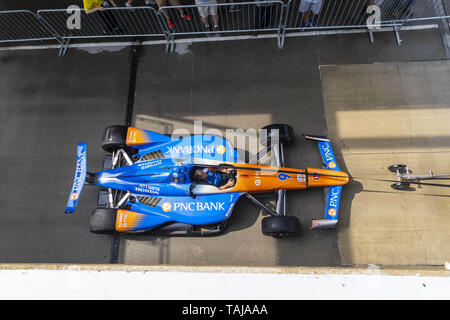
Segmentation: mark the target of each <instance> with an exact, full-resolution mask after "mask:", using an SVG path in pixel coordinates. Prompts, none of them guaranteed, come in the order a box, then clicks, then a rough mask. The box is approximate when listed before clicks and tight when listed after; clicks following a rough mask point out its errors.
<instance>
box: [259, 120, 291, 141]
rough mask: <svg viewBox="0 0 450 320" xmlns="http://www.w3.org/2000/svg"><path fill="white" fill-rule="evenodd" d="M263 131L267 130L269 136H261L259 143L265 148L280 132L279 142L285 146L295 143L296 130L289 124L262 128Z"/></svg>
mask: <svg viewBox="0 0 450 320" xmlns="http://www.w3.org/2000/svg"><path fill="white" fill-rule="evenodd" d="M261 130H267V136H266V135H264V134H262V135H260V136H259V141H260V142H261V144H262V145H263V146H268V145H270V143H271V140H272V137H273V136H274V135H275V134H276V131H272V130H278V132H279V142H281V143H283V144H291V143H293V142H294V140H295V137H294V129H293V128H292V127H291V126H290V125H288V124H271V125H268V126H265V127H263V128H261Z"/></svg>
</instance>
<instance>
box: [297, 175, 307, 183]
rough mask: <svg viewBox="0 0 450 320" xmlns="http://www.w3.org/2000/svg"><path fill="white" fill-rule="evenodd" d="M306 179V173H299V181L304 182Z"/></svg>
mask: <svg viewBox="0 0 450 320" xmlns="http://www.w3.org/2000/svg"><path fill="white" fill-rule="evenodd" d="M305 180H306V175H304V174H302V173H299V174H297V181H298V182H304V181H305Z"/></svg>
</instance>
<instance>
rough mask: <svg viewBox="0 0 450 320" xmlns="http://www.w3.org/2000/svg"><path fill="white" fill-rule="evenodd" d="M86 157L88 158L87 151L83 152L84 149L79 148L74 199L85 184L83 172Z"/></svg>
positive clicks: (73, 190) (73, 191)
mask: <svg viewBox="0 0 450 320" xmlns="http://www.w3.org/2000/svg"><path fill="white" fill-rule="evenodd" d="M85 156H86V151H83V148H82V147H79V148H78V160H77V166H76V169H75V179H74V182H73V189H72V197H73V194H75V193H76V194H78V191H79V190H80V189H81V187H82V186H83V184H84V181H83V179H82V178H83V170H84V167H85V165H86V158H85ZM77 199H78V197H77ZM74 201H75V200H74Z"/></svg>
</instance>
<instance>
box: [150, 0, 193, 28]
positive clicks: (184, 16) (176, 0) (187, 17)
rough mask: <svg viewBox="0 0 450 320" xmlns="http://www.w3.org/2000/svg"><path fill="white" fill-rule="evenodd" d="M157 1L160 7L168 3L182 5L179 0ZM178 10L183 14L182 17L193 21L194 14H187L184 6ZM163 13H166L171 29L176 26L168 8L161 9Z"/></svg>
mask: <svg viewBox="0 0 450 320" xmlns="http://www.w3.org/2000/svg"><path fill="white" fill-rule="evenodd" d="M156 2H157V3H158V8H161V7H167V5H168V4H170V5H171V6H175V7H177V6H180V5H181V4H180V1H179V0H156ZM177 11H178V12H179V13H180V16H181V18H182V19H184V20H188V21H191V20H192V16H191V15H189V14H186V13H185V12H184V10H183V8H177ZM161 13H162V14H163V15H164V17H165V18H166V22H167V26H168V27H169V28H170V29H173V28H175V24H174V22H173V21H172V19H171V18H170V15H169V13H168V12H167V10H166V9H162V10H161Z"/></svg>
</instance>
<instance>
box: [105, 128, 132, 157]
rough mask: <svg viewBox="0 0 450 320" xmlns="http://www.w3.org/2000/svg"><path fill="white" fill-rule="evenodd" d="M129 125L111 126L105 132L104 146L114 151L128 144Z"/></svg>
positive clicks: (108, 150) (107, 150) (106, 149)
mask: <svg viewBox="0 0 450 320" xmlns="http://www.w3.org/2000/svg"><path fill="white" fill-rule="evenodd" d="M127 132H128V127H127V126H110V127H108V128H106V129H105V131H104V132H103V141H102V148H103V150H105V151H106V152H114V151H117V150H119V149H124V148H126V146H127Z"/></svg>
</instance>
